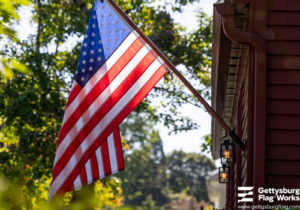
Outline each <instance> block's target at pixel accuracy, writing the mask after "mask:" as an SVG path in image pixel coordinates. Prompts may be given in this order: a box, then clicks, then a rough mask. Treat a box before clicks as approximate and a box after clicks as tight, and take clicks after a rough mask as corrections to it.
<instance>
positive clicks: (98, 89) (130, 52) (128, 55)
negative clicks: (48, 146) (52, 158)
mask: <svg viewBox="0 0 300 210" xmlns="http://www.w3.org/2000/svg"><path fill="white" fill-rule="evenodd" d="M142 47H143V44H142V43H141V42H140V40H138V39H136V40H135V41H134V42H133V43H132V45H131V46H130V47H129V48H128V49H127V50H126V52H125V53H124V54H123V55H122V56H121V58H120V59H119V60H118V61H117V62H116V63H115V64H114V66H113V67H112V68H111V69H110V70H109V71H108V73H107V74H106V75H105V76H104V77H103V78H102V79H101V80H100V81H99V82H98V84H97V85H95V87H94V88H93V89H92V90H91V91H90V93H88V95H87V96H86V98H85V99H84V100H83V101H82V102H81V104H80V105H79V106H78V107H77V109H76V110H75V111H74V112H73V113H72V115H71V116H70V117H69V119H68V120H67V121H66V122H65V124H64V125H63V126H62V128H61V131H60V134H59V139H58V143H57V147H58V145H59V144H60V143H61V141H62V140H63V139H64V138H65V137H66V135H67V134H68V133H69V131H70V130H71V129H72V127H73V126H74V124H75V123H76V122H77V120H78V119H79V118H80V117H81V116H82V114H83V113H84V112H85V111H86V110H87V109H88V108H89V106H90V105H91V104H92V103H93V102H94V100H95V99H96V98H97V97H98V96H99V95H100V94H101V93H102V91H103V90H104V89H105V88H106V87H107V86H108V85H109V84H110V83H111V82H112V81H113V80H114V79H115V78H116V76H117V75H118V74H119V73H120V72H121V71H122V69H123V68H124V67H125V66H126V65H127V64H128V63H129V61H130V60H131V59H132V58H133V57H134V56H135V55H136V53H137V52H138V51H139V50H140V49H141V48H142ZM77 86H79V85H77ZM79 87H80V86H79ZM72 92H73V91H72ZM70 97H71V96H70Z"/></svg>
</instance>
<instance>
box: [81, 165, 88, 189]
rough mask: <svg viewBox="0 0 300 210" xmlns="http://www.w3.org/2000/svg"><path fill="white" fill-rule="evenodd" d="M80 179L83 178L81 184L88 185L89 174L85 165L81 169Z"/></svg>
mask: <svg viewBox="0 0 300 210" xmlns="http://www.w3.org/2000/svg"><path fill="white" fill-rule="evenodd" d="M80 179H81V185H82V186H83V185H86V184H87V176H86V170H85V167H82V168H81V171H80Z"/></svg>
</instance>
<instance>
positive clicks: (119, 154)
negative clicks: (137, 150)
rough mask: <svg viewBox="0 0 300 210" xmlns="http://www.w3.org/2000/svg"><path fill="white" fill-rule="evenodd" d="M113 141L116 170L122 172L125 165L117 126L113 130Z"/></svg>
mask: <svg viewBox="0 0 300 210" xmlns="http://www.w3.org/2000/svg"><path fill="white" fill-rule="evenodd" d="M114 140H115V148H116V156H117V161H118V169H119V171H124V169H125V163H124V155H123V149H122V143H121V137H120V130H119V126H118V127H117V128H116V129H115V130H114Z"/></svg>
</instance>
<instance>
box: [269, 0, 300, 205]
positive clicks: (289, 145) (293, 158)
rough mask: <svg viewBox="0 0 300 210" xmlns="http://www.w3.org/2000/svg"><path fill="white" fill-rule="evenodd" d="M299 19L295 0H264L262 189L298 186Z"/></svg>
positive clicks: (299, 110)
mask: <svg viewBox="0 0 300 210" xmlns="http://www.w3.org/2000/svg"><path fill="white" fill-rule="evenodd" d="M299 20H300V1H299V0H284V1H283V0H268V14H267V32H266V39H267V43H266V44H267V104H266V111H267V118H266V129H267V130H266V154H265V158H266V177H265V180H266V182H265V188H269V187H272V188H282V187H285V188H299V187H300V176H299V175H300V155H299V151H300V21H299ZM273 204H277V203H273ZM281 204H284V205H286V204H295V202H294V203H293V202H284V203H283V202H281Z"/></svg>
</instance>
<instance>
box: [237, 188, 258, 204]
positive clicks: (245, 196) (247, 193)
mask: <svg viewBox="0 0 300 210" xmlns="http://www.w3.org/2000/svg"><path fill="white" fill-rule="evenodd" d="M253 188H254V187H238V198H239V199H238V203H240V202H253Z"/></svg>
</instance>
